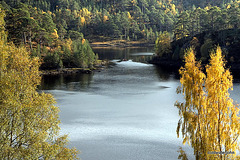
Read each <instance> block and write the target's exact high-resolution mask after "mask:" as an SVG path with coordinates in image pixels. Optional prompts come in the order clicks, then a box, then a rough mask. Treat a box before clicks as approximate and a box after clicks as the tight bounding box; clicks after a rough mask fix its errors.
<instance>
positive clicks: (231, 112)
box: [176, 47, 240, 160]
mask: <svg viewBox="0 0 240 160" xmlns="http://www.w3.org/2000/svg"><path fill="white" fill-rule="evenodd" d="M179 72H180V75H181V79H180V82H181V87H180V88H178V89H177V92H178V93H182V94H183V95H184V99H185V102H184V103H180V102H177V103H176V106H177V107H178V109H179V115H180V117H181V118H180V120H179V122H178V127H177V135H178V136H179V133H180V132H182V136H183V143H185V142H188V143H189V144H191V146H192V147H193V149H194V154H195V156H196V159H207V160H208V159H209V160H210V159H236V158H237V155H236V154H237V152H236V151H239V141H238V136H239V134H240V130H239V127H240V117H239V106H238V105H236V104H235V103H233V100H232V99H231V98H230V97H229V92H228V91H229V89H232V87H233V84H232V76H231V74H230V71H229V70H228V69H225V62H224V60H223V58H222V53H221V48H220V47H217V49H216V51H213V52H212V54H211V56H210V63H209V65H207V66H206V75H205V74H204V73H203V72H202V70H201V64H200V63H199V62H197V61H196V60H195V55H194V52H193V50H192V49H189V50H188V51H187V52H186V55H185V66H184V67H182V68H181V69H180V71H179ZM216 152H218V153H216ZM238 158H239V157H238Z"/></svg>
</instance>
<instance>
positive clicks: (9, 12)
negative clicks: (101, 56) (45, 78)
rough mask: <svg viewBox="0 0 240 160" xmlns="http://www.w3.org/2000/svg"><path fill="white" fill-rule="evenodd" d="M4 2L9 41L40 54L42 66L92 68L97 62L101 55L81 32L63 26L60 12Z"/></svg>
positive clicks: (50, 67) (37, 54) (35, 54)
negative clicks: (62, 28) (95, 52)
mask: <svg viewBox="0 0 240 160" xmlns="http://www.w3.org/2000/svg"><path fill="white" fill-rule="evenodd" d="M1 6H2V8H3V9H4V10H5V11H6V17H5V21H6V25H5V26H6V30H7V32H8V41H12V42H14V44H16V45H24V46H26V47H27V48H28V49H29V50H30V51H31V53H32V56H38V57H40V58H41V59H42V60H43V63H42V65H41V68H42V69H56V68H62V67H82V68H91V67H93V65H94V64H95V63H96V61H97V59H98V56H97V55H95V54H94V52H93V51H92V49H91V47H90V45H89V43H88V41H87V40H85V39H84V36H83V34H82V33H81V32H79V31H76V30H70V29H69V30H65V29H64V30H61V26H62V24H63V25H64V23H62V22H61V20H62V17H61V16H56V14H54V13H52V12H51V11H49V10H48V11H46V12H45V11H43V10H42V9H39V8H36V7H33V6H32V5H28V4H25V3H20V2H17V1H13V2H8V3H6V2H5V1H1ZM70 23H71V22H68V24H70ZM59 26H60V29H59V28H58V27H59Z"/></svg>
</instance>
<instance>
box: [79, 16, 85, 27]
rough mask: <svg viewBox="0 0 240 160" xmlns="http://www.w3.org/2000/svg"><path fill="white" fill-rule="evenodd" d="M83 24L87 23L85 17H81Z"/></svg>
mask: <svg viewBox="0 0 240 160" xmlns="http://www.w3.org/2000/svg"><path fill="white" fill-rule="evenodd" d="M80 19H81V24H82V25H84V24H85V18H84V17H81V18H80Z"/></svg>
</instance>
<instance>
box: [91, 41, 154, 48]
mask: <svg viewBox="0 0 240 160" xmlns="http://www.w3.org/2000/svg"><path fill="white" fill-rule="evenodd" d="M154 45H155V44H154V43H150V42H147V41H127V40H111V41H104V42H92V43H90V46H91V47H94V48H95V47H154Z"/></svg>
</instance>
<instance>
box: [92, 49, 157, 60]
mask: <svg viewBox="0 0 240 160" xmlns="http://www.w3.org/2000/svg"><path fill="white" fill-rule="evenodd" d="M93 51H94V52H95V53H97V54H98V56H99V59H102V60H104V59H108V60H113V59H121V60H122V59H125V60H133V61H134V62H147V61H149V60H150V59H151V58H152V55H153V54H154V49H153V47H142V48H141V47H137V48H133V47H126V48H108V47H105V48H103V47H101V48H99V47H98V48H97V47H95V48H93Z"/></svg>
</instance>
